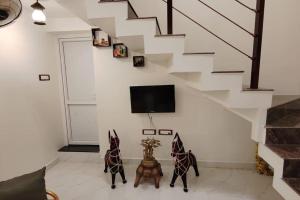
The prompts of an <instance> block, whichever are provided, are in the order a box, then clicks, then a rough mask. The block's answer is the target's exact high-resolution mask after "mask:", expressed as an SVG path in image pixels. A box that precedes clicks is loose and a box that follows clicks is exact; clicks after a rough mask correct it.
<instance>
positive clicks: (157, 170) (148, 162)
mask: <svg viewBox="0 0 300 200" xmlns="http://www.w3.org/2000/svg"><path fill="white" fill-rule="evenodd" d="M141 145H142V146H143V147H144V159H143V160H142V161H141V164H140V165H139V166H138V168H137V170H136V178H135V182H134V187H138V185H139V184H140V181H141V179H142V178H152V179H154V182H155V187H156V188H159V182H160V178H161V177H162V176H163V173H162V169H161V165H160V163H159V162H158V161H157V160H156V159H155V158H154V156H153V150H154V148H157V147H159V146H160V141H159V140H155V139H154V138H152V139H150V138H147V139H144V140H142V143H141Z"/></svg>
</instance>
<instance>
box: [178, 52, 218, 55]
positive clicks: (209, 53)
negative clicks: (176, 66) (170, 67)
mask: <svg viewBox="0 0 300 200" xmlns="http://www.w3.org/2000/svg"><path fill="white" fill-rule="evenodd" d="M197 54H198V55H214V54H215V52H186V53H183V55H197Z"/></svg>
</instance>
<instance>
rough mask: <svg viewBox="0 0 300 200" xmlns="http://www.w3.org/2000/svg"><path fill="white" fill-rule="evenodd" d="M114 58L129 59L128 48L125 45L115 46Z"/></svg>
mask: <svg viewBox="0 0 300 200" xmlns="http://www.w3.org/2000/svg"><path fill="white" fill-rule="evenodd" d="M113 56H114V58H127V57H128V48H127V46H126V45H124V44H123V43H115V44H113Z"/></svg>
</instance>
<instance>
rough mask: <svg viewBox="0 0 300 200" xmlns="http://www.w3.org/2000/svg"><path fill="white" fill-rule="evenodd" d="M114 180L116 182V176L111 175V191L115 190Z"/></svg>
mask: <svg viewBox="0 0 300 200" xmlns="http://www.w3.org/2000/svg"><path fill="white" fill-rule="evenodd" d="M115 180H116V174H113V173H111V189H115V188H116V185H115Z"/></svg>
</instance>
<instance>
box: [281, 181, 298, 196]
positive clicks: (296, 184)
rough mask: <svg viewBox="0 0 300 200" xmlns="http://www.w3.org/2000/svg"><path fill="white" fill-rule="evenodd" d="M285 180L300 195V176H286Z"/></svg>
mask: <svg viewBox="0 0 300 200" xmlns="http://www.w3.org/2000/svg"><path fill="white" fill-rule="evenodd" d="M283 180H284V182H286V183H287V184H288V185H289V186H290V187H291V188H292V189H293V190H294V191H295V192H297V193H298V194H299V195H300V178H284V179H283Z"/></svg>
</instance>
